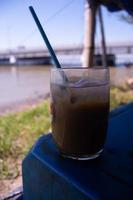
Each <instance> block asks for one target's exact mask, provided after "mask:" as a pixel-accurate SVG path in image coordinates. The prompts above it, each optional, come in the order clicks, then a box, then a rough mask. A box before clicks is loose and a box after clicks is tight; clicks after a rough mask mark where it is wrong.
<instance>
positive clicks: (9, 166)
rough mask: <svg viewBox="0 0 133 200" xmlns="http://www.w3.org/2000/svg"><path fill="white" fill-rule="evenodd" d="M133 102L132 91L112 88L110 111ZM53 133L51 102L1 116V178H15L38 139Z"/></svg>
mask: <svg viewBox="0 0 133 200" xmlns="http://www.w3.org/2000/svg"><path fill="white" fill-rule="evenodd" d="M131 101H133V90H128V88H125V87H119V88H116V87H113V88H111V93H110V105H111V106H110V108H111V109H113V108H116V107H117V106H119V105H122V104H126V103H128V102H131ZM49 130H50V112H49V101H48V100H46V101H45V102H43V103H41V104H39V105H37V106H36V107H35V108H32V109H29V110H27V111H23V112H20V113H15V114H7V115H5V116H1V117H0V179H5V178H15V177H16V176H17V175H18V173H19V170H18V164H17V162H18V160H22V158H23V157H24V156H25V154H26V153H27V152H28V151H29V149H30V148H31V146H32V145H33V144H34V142H35V140H37V138H38V137H39V136H40V135H42V134H43V133H47V132H48V131H49Z"/></svg>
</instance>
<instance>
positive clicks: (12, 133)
mask: <svg viewBox="0 0 133 200" xmlns="http://www.w3.org/2000/svg"><path fill="white" fill-rule="evenodd" d="M49 113H50V112H49V102H48V101H45V102H44V103H42V104H40V105H38V106H36V107H35V108H34V109H31V110H28V111H24V112H20V113H16V114H8V115H6V116H1V117H0V179H3V178H5V177H6V178H7V177H8V178H10V177H14V176H15V175H14V174H16V176H17V173H16V172H17V170H18V169H17V168H16V165H14V164H12V163H16V162H17V159H22V157H23V156H24V155H25V154H26V153H27V152H28V151H29V149H30V148H31V146H32V145H33V143H34V142H35V140H36V139H37V138H38V137H39V136H40V135H42V134H43V133H47V132H48V131H49V130H50V114H49ZM9 163H10V164H9ZM13 169H14V171H13Z"/></svg>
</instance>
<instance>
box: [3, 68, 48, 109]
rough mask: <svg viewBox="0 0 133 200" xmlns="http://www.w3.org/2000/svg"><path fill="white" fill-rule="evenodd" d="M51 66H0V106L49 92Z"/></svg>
mask: <svg viewBox="0 0 133 200" xmlns="http://www.w3.org/2000/svg"><path fill="white" fill-rule="evenodd" d="M49 83H50V67H48V66H45V67H40V66H32V67H31V66H30V67H28V66H24V67H0V94H1V95H0V97H1V98H0V106H1V105H9V104H12V103H16V102H19V101H23V100H27V99H31V98H37V97H39V96H40V95H42V94H43V95H45V94H47V93H48V92H49V90H50V89H49V88H50V86H49Z"/></svg>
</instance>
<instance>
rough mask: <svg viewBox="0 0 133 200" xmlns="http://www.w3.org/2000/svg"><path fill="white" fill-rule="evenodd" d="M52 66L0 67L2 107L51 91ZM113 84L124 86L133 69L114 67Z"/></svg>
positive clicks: (132, 76) (132, 73) (0, 98)
mask: <svg viewBox="0 0 133 200" xmlns="http://www.w3.org/2000/svg"><path fill="white" fill-rule="evenodd" d="M50 68H51V66H30V67H28V66H24V67H23V66H21V67H15V66H12V67H2V66H1V67H0V106H3V105H4V106H5V105H11V104H13V103H16V102H19V101H23V100H28V99H32V98H38V97H39V96H40V95H46V94H47V93H49V91H50ZM110 71H111V82H113V83H115V84H122V83H124V82H125V80H126V79H127V78H133V67H131V68H126V67H114V68H111V69H110Z"/></svg>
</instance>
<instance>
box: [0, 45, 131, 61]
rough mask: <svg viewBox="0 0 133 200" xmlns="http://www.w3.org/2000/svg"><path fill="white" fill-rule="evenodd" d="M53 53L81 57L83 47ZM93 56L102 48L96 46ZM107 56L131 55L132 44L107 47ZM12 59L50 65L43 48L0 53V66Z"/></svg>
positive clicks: (66, 48) (62, 48)
mask: <svg viewBox="0 0 133 200" xmlns="http://www.w3.org/2000/svg"><path fill="white" fill-rule="evenodd" d="M54 50H55V53H56V54H57V55H82V53H83V46H68V47H58V48H55V49H54ZM95 54H96V55H97V54H98V55H99V54H100V55H101V54H102V48H101V47H100V46H97V47H96V48H95ZM107 54H108V55H118V54H119V55H120V54H133V44H115V45H108V46H107ZM13 59H14V60H15V61H17V60H18V61H20V62H22V63H23V61H24V60H26V61H27V62H29V64H30V62H32V61H33V60H34V61H36V62H37V63H38V62H40V64H42V63H43V64H45V61H46V63H50V60H51V59H50V56H49V52H48V50H47V49H45V48H36V49H26V48H18V49H15V50H13V49H12V50H7V51H0V64H2V63H5V64H6V63H10V61H11V62H12V61H13Z"/></svg>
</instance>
